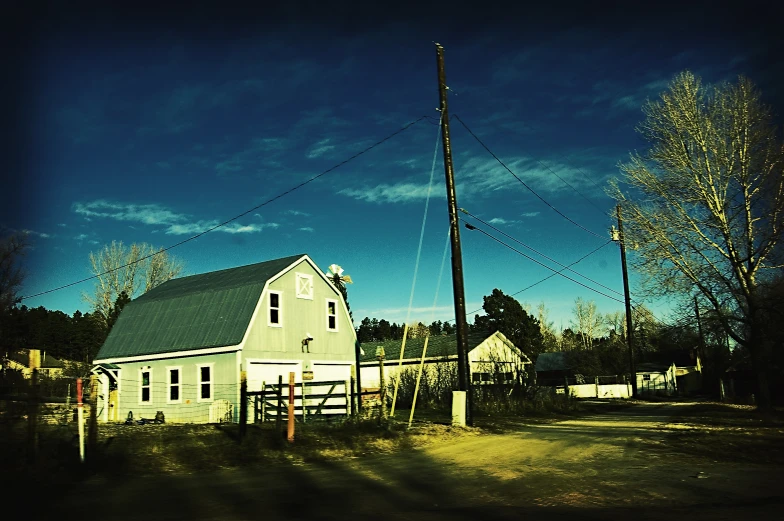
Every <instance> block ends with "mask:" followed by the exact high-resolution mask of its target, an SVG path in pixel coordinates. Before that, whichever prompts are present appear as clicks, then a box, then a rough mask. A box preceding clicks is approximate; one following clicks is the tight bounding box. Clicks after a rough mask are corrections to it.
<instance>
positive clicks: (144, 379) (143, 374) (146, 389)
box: [139, 367, 152, 403]
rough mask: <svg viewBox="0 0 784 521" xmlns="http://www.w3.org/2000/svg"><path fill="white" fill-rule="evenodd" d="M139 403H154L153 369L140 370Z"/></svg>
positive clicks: (144, 368)
mask: <svg viewBox="0 0 784 521" xmlns="http://www.w3.org/2000/svg"><path fill="white" fill-rule="evenodd" d="M139 403H152V369H150V368H149V367H142V368H141V369H140V370H139Z"/></svg>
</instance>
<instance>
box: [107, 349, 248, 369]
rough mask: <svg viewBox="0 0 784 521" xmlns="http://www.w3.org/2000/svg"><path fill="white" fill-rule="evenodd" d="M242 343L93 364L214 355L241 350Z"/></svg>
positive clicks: (127, 357) (122, 358) (130, 357)
mask: <svg viewBox="0 0 784 521" xmlns="http://www.w3.org/2000/svg"><path fill="white" fill-rule="evenodd" d="M240 349H241V347H240V345H234V346H223V347H207V348H205V349H191V350H189V351H173V352H171V353H158V354H154V355H138V356H126V357H120V358H102V359H101V360H93V365H97V364H121V363H125V362H144V361H147V360H163V359H165V358H180V357H186V356H199V355H214V354H217V353H233V352H234V351H238V350H240Z"/></svg>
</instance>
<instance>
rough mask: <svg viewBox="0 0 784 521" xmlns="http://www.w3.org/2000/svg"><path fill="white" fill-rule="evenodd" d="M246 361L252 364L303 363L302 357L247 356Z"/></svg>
mask: <svg viewBox="0 0 784 521" xmlns="http://www.w3.org/2000/svg"><path fill="white" fill-rule="evenodd" d="M245 361H246V362H247V363H248V365H250V364H299V363H302V359H301V358H246V359H245Z"/></svg>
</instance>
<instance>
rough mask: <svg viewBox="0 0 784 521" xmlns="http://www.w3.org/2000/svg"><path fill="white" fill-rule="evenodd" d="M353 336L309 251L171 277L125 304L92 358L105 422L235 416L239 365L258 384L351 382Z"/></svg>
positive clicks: (251, 383)
mask: <svg viewBox="0 0 784 521" xmlns="http://www.w3.org/2000/svg"><path fill="white" fill-rule="evenodd" d="M355 342H356V334H355V332H354V327H353V324H352V323H351V319H350V317H349V314H348V310H347V308H346V305H345V302H344V301H343V298H342V296H341V294H340V291H339V290H338V289H337V288H336V287H335V286H334V285H333V284H332V283H331V282H330V281H329V280H328V279H327V277H326V276H325V275H324V273H323V272H322V271H321V270H320V269H319V268H318V266H316V264H315V263H314V262H313V260H311V259H310V257H308V256H307V255H304V254H302V255H295V256H292V257H285V258H281V259H275V260H271V261H267V262H261V263H258V264H251V265H248V266H241V267H237V268H230V269H225V270H220V271H214V272H209V273H203V274H200V275H192V276H189V277H182V278H177V279H172V280H170V281H168V282H165V283H163V284H161V285H160V286H158V287H156V288H154V289H152V290H150V291H149V292H147V293H145V294H144V295H142V296H140V297H139V298H137V299H135V300H133V301H132V302H130V303H129V304H127V305H126V306H125V307H124V308H123V310H122V312H121V313H120V316H119V318H118V320H117V323H116V324H115V325H114V327H113V328H112V331H111V333H110V334H109V337H108V338H107V339H106V342H105V343H104V345H103V346H102V347H101V350H100V351H99V353H98V356H97V358H96V360H95V361H94V367H93V373H95V374H97V375H99V382H100V389H99V410H102V411H103V413H102V414H101V418H102V419H103V420H104V421H122V420H124V419H125V418H126V417H128V415H129V413H131V412H132V413H133V416H134V417H137V418H152V417H154V416H155V415H156V413H158V411H162V412H163V413H164V414H165V417H166V422H167V423H183V422H187V423H213V422H222V421H238V418H239V413H238V411H239V409H238V407H239V406H240V404H239V401H240V379H241V371H246V375H247V385H248V391H260V390H261V386H262V382H267V383H272V382H274V383H277V381H278V377H279V376H283V380H284V381H285V382H288V375H289V372H294V373H295V375H296V376H295V380H296V382H302V380H303V376H304V378H305V379H308V380H311V379H313V380H342V381H345V380H349V379H350V377H351V367H352V366H353V365H355V364H356V362H355V351H354V346H355Z"/></svg>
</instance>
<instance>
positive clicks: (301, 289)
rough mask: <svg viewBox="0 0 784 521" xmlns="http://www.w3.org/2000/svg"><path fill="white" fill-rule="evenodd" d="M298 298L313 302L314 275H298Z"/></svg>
mask: <svg viewBox="0 0 784 521" xmlns="http://www.w3.org/2000/svg"><path fill="white" fill-rule="evenodd" d="M297 298H305V299H308V300H313V275H308V274H306V273H297Z"/></svg>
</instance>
